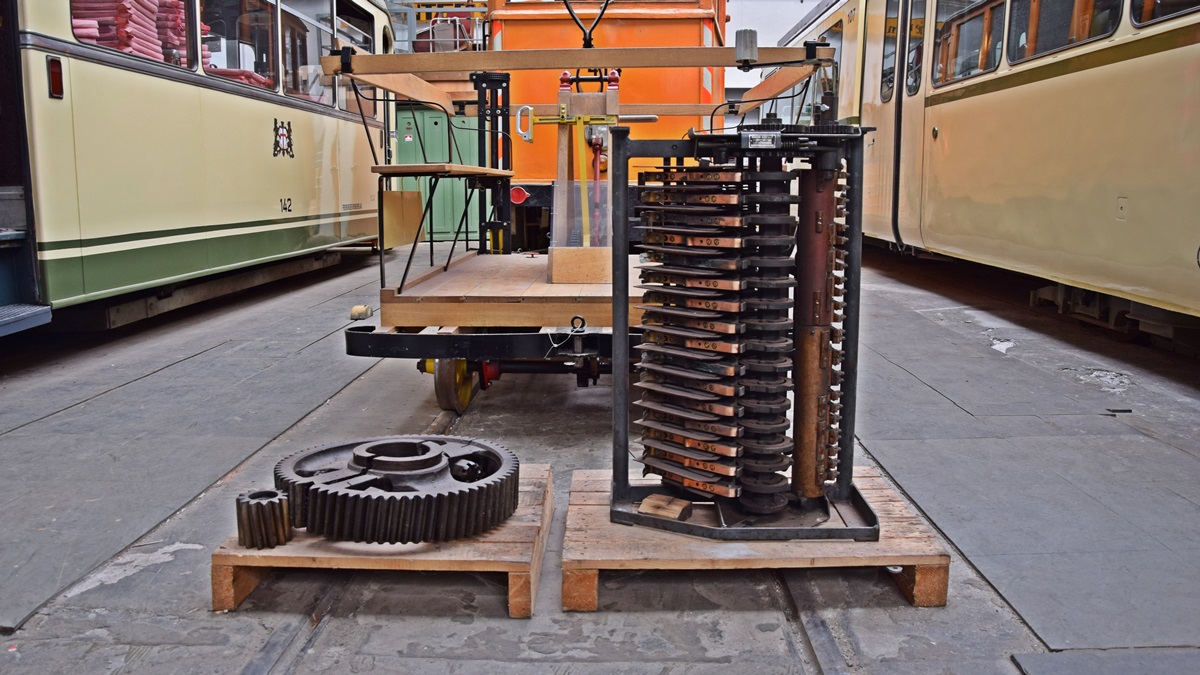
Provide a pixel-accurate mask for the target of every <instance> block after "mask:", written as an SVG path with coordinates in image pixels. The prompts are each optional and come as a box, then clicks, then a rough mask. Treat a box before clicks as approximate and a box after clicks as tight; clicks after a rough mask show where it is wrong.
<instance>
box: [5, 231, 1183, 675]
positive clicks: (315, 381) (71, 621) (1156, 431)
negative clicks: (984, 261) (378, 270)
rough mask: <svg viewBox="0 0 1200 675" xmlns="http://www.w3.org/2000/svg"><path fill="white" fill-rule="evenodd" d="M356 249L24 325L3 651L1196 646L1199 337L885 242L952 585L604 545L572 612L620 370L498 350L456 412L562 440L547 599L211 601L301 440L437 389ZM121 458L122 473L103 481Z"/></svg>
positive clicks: (1162, 653) (871, 438)
mask: <svg viewBox="0 0 1200 675" xmlns="http://www.w3.org/2000/svg"><path fill="white" fill-rule="evenodd" d="M341 272H342V273H341V274H339V275H336V276H335V275H331V274H329V275H318V276H316V277H313V278H310V279H308V280H306V281H297V282H285V283H284V284H277V285H275V286H273V287H271V288H268V289H263V290H261V291H256V292H254V293H251V294H247V295H244V296H240V297H239V298H235V299H233V300H228V301H222V302H220V303H214V304H211V305H207V306H204V307H202V308H199V309H195V310H189V312H188V313H186V314H184V315H179V316H176V317H167V318H164V319H160V320H157V321H155V322H153V323H151V324H149V325H146V326H140V327H137V328H135V329H132V330H127V331H123V332H121V333H120V334H118V335H114V336H107V337H104V338H103V339H101V340H100V341H99V342H98V343H96V344H91V340H90V339H80V338H61V339H58V341H54V340H51V341H41V342H37V343H33V342H29V343H18V346H20V345H23V346H24V347H25V348H26V349H27V350H28V351H27V354H33V357H30V356H26V357H25V358H24V359H22V362H23V363H21V364H17V365H19V367H17V368H15V369H6V370H5V372H6V373H7V374H6V375H5V376H3V377H2V378H0V396H2V397H3V401H4V404H3V406H0V420H2V421H4V426H3V430H0V456H3V457H4V458H5V460H6V462H5V463H6V464H8V465H9V466H10V468H9V469H7V470H6V472H5V473H2V474H0V487H3V488H4V492H3V494H5V497H4V498H3V501H4V503H5V510H6V514H7V515H9V516H10V517H9V525H10V527H9V530H8V533H7V535H5V537H4V539H3V541H4V546H3V549H2V551H3V552H2V553H0V564H3V567H0V569H5V570H7V569H8V567H9V565H15V567H14V568H13V569H15V573H8V574H6V575H5V576H0V589H2V590H3V593H2V594H0V607H2V608H3V609H4V612H5V617H6V618H7V617H18V615H20V614H21V613H22V612H21V611H20V609H19V608H20V607H27V606H29V604H30V603H35V604H33V608H32V609H30V610H29V611H33V609H36V612H35V613H33V615H32V617H31V618H29V619H28V621H26V622H25V623H24V624H23V625H21V627H20V628H19V629H18V630H17V631H16V632H15V633H13V634H11V635H9V636H7V637H6V638H4V639H3V640H2V641H0V642H2V644H3V645H4V647H5V651H3V652H0V670H2V671H4V672H61V671H66V670H70V671H73V672H123V671H136V672H189V673H190V672H219V673H228V672H247V673H267V672H312V671H330V670H335V671H356V672H357V671H364V670H380V671H385V672H454V673H474V672H489V673H491V672H555V673H593V672H594V673H612V672H628V673H707V672H718V671H720V672H722V673H728V672H731V669H732V671H733V672H751V671H757V672H769V673H788V672H794V673H818V672H824V673H842V672H863V673H930V672H949V673H1017V672H1027V673H1097V672H1100V673H1103V672H1113V673H1116V672H1121V673H1126V672H1179V673H1185V672H1186V673H1191V672H1197V671H1200V615H1198V614H1197V611H1198V610H1197V608H1198V607H1200V603H1197V602H1196V599H1197V598H1196V597H1195V593H1196V592H1197V591H1196V590H1195V589H1197V588H1200V584H1197V583H1196V582H1197V581H1200V566H1197V564H1196V563H1194V561H1193V559H1192V557H1189V555H1188V554H1189V553H1190V552H1191V551H1194V550H1195V549H1196V548H1197V547H1200V544H1197V541H1200V540H1198V539H1197V538H1196V537H1195V534H1196V532H1195V528H1196V527H1197V526H1196V523H1197V522H1200V518H1197V517H1196V516H1198V515H1200V473H1194V470H1195V469H1196V468H1197V465H1200V459H1198V458H1200V441H1198V440H1197V439H1198V438H1200V435H1198V434H1197V433H1196V432H1197V431H1198V430H1197V426H1200V404H1198V403H1197V397H1196V383H1197V382H1200V376H1198V375H1200V369H1198V368H1197V366H1196V362H1195V361H1191V360H1188V359H1184V358H1180V357H1176V356H1173V355H1170V354H1164V353H1162V352H1156V351H1151V350H1148V349H1145V348H1142V347H1137V346H1133V345H1129V344H1123V343H1120V342H1116V341H1114V340H1113V339H1112V338H1111V337H1109V336H1106V335H1104V334H1101V333H1098V332H1095V331H1093V330H1091V329H1087V328H1083V327H1079V326H1076V325H1074V324H1070V323H1064V322H1062V321H1060V320H1059V319H1057V318H1054V317H1048V316H1046V315H1044V314H1041V313H1038V312H1034V311H1032V310H1029V309H1027V308H1026V307H1025V306H1024V304H1023V298H1024V297H1025V296H1024V295H1023V293H1024V291H1023V290H1022V289H1020V288H1017V286H1019V285H1020V284H1021V283H1022V280H1021V279H1019V278H1015V277H1011V276H1010V275H995V274H990V273H981V271H980V270H979V268H976V267H973V266H967V265H960V264H957V263H944V262H928V261H915V260H901V259H895V258H892V257H889V256H880V255H875V254H872V255H869V256H868V266H867V269H865V270H864V281H865V288H864V319H863V336H862V354H863V358H862V371H861V380H860V401H859V411H858V414H859V420H860V423H859V430H858V431H859V434H858V435H859V439H860V441H861V443H862V447H863V450H864V452H863V453H862V460H863V461H866V462H873V461H876V460H877V461H878V463H879V464H880V466H881V468H882V469H883V470H884V471H885V472H886V473H887V474H889V475H890V476H891V478H892V479H894V480H895V481H896V483H897V484H898V487H899V488H900V489H901V490H902V492H903V493H904V494H906V495H907V496H908V497H909V498H911V499H912V501H913V502H914V504H915V506H916V507H917V508H918V509H919V510H921V511H922V512H923V513H924V514H926V515H927V516H928V517H929V519H930V520H931V522H932V523H933V525H934V526H935V527H937V528H938V529H939V531H941V532H942V533H944V534H945V535H946V536H947V543H948V544H949V545H950V547H951V549H952V552H953V555H954V561H953V563H952V566H951V571H952V574H951V585H950V602H949V605H948V606H947V607H946V608H938V609H914V608H912V607H909V606H908V604H907V603H906V602H905V600H904V599H903V597H902V596H901V595H900V593H899V591H898V590H897V589H896V588H895V586H894V584H893V583H892V581H891V579H890V578H889V577H888V575H887V573H886V572H885V571H883V570H875V569H866V570H850V571H829V570H826V571H817V572H786V573H776V572H766V571H752V572H737V573H733V572H686V573H678V572H670V573H665V572H635V573H607V574H604V575H602V577H601V588H600V603H601V611H599V612H596V613H564V612H562V611H561V609H560V598H559V582H560V580H561V576H560V573H559V554H560V551H561V544H562V527H563V521H564V518H565V504H566V494H565V490H566V486H567V485H568V482H569V474H570V472H571V471H572V470H574V469H580V468H604V467H607V466H608V463H609V427H608V424H609V423H608V415H609V409H610V394H611V392H610V390H609V389H608V387H607V386H606V383H605V382H604V381H602V382H601V385H600V386H598V387H591V388H587V389H576V388H575V387H574V383H573V380H571V379H567V378H553V377H544V376H543V377H533V376H505V377H504V379H502V380H501V381H500V382H499V383H497V385H496V387H495V388H494V389H493V390H491V391H489V392H487V393H486V394H484V395H483V396H481V397H480V398H479V399H478V400H477V401H476V403H475V404H474V405H473V407H472V409H471V411H469V412H468V414H467V415H466V416H465V417H463V418H462V419H461V420H459V422H458V424H457V426H456V428H455V433H460V434H463V435H477V436H481V437H486V438H488V439H491V440H494V441H497V442H500V443H502V444H504V445H506V446H508V447H510V448H511V449H513V450H515V451H516V452H517V453H518V454H519V455H520V457H521V458H522V460H523V461H526V462H549V463H551V464H552V465H553V468H554V472H555V486H556V503H557V505H558V509H557V511H556V515H555V521H554V526H553V529H552V531H551V536H550V551H549V553H548V555H547V557H546V560H545V562H544V565H543V569H542V588H541V592H540V594H539V597H538V599H537V603H536V606H535V616H534V618H532V619H530V620H512V619H508V618H507V616H506V609H505V597H506V596H505V588H504V579H503V577H501V576H499V575H486V574H414V573H410V574H404V573H367V572H354V573H343V574H337V573H321V572H288V573H284V574H277V575H274V576H272V577H270V578H269V579H268V580H267V581H266V582H264V584H263V585H262V586H261V587H260V588H259V589H258V590H257V591H255V592H254V593H253V594H252V595H251V596H250V598H249V599H248V600H247V601H246V602H245V603H244V604H243V605H242V607H241V608H240V609H239V610H238V611H236V612H233V613H229V614H222V615H218V614H214V613H212V612H210V611H209V609H208V607H209V603H210V586H209V582H208V573H209V555H210V553H211V551H212V550H213V549H214V548H215V547H216V546H217V545H218V544H220V543H221V542H223V541H224V540H225V539H226V538H227V537H228V536H229V535H230V534H231V533H232V532H233V530H234V514H233V500H234V497H235V496H236V495H237V494H238V493H240V492H242V491H245V490H248V489H251V488H254V487H261V486H267V485H270V483H271V469H272V467H273V466H274V464H275V463H276V462H277V461H278V460H279V459H280V458H282V457H284V456H286V455H288V454H290V453H292V452H296V451H298V450H301V449H304V448H307V447H310V446H313V445H317V444H320V443H323V442H327V441H334V440H343V439H348V438H355V437H366V436H374V435H382V434H391V433H412V432H419V431H422V430H424V429H425V428H426V427H428V426H429V425H430V423H431V422H433V421H434V419H435V418H436V416H437V413H438V410H437V407H436V404H435V402H434V400H433V396H432V385H431V381H430V379H429V377H428V376H424V375H421V374H419V373H417V371H416V369H415V368H414V367H413V366H414V364H413V363H412V362H409V361H384V362H378V363H376V362H374V361H372V360H369V359H360V358H354V357H348V356H345V355H344V353H342V351H341V342H340V339H341V338H340V330H341V326H343V325H344V324H346V323H347V321H345V320H343V317H345V316H346V313H347V309H348V308H349V306H350V305H353V304H357V303H360V302H368V301H369V298H370V297H371V296H372V295H373V294H374V288H375V287H376V279H375V278H374V274H375V271H374V268H373V267H372V266H371V263H370V261H369V260H363V261H360V262H359V263H350V264H348V266H347V268H346V269H343V270H341ZM290 331H295V332H296V333H300V332H306V334H305V335H304V336H303V337H301V336H300V335H296V336H295V337H294V339H293V338H292V337H291V332H290ZM307 331H311V332H307ZM12 344H13V343H11V342H10V343H7V344H5V345H3V346H5V347H10V349H11V346H12ZM237 352H242V353H243V355H244V358H243V357H241V356H234V355H235V354H237ZM9 353H12V352H11V351H10V352H9ZM5 365H7V366H12V365H14V364H5ZM189 366H190V368H189ZM276 368H278V369H279V370H277V371H275V372H272V371H273V370H275V369H276ZM14 371H15V372H14ZM256 378H257V379H256ZM110 397H112V398H110ZM180 401H183V402H184V404H180ZM93 406H96V407H93ZM131 410H135V411H137V414H133V413H131V412H130V411H131ZM260 410H261V411H264V412H263V413H261V414H260V413H258V411H260ZM1112 410H1132V411H1133V412H1129V413H1124V412H1111V411H1112ZM289 416H290V419H289ZM156 429H157V431H156ZM193 436H194V437H195V438H197V439H198V440H196V441H194V442H193V441H189V440H188V439H190V438H192V437H193ZM114 447H118V448H132V450H130V451H128V452H126V451H116V450H114V449H113V448H114ZM63 448H66V450H64V449H63ZM54 453H59V454H54ZM139 467H140V470H141V472H142V473H140V474H130V473H127V472H133V471H135V470H139ZM101 469H102V470H103V471H104V472H107V473H106V474H104V475H108V474H112V475H116V476H118V478H111V479H107V482H105V480H96V481H93V480H92V479H93V478H94V477H95V476H97V475H98V472H99V471H101ZM22 477H26V478H25V480H22ZM126 477H128V478H126ZM28 478H34V480H28ZM214 480H215V482H213V481H214ZM92 483H98V485H95V486H93V487H94V488H95V491H94V493H90V492H87V490H86V488H87V486H89V485H91V484H92ZM64 486H65V488H64ZM56 494H57V495H75V496H79V497H84V499H82V500H72V499H67V501H70V502H71V503H72V509H71V511H70V512H69V513H67V514H64V515H63V516H62V517H63V521H65V523H64V524H63V525H61V526H60V525H58V523H59V522H60V521H53V524H52V525H50V526H48V525H47V523H46V522H45V521H46V520H47V519H48V518H47V516H46V512H47V509H45V508H43V507H44V504H43V503H42V501H39V500H46V499H49V498H50V497H47V495H50V496H54V495H56ZM115 495H116V496H120V498H119V499H118V498H116V496H115ZM110 498H111V499H110ZM92 499H99V500H100V501H89V500H92ZM59 501H62V499H59V500H58V501H55V502H54V503H55V504H57V503H59ZM50 511H53V509H50ZM143 511H146V512H149V515H147V514H145V513H143ZM53 517H55V516H50V518H53ZM39 518H41V519H42V520H38V519H39ZM118 519H119V522H116V521H117V520H118ZM39 527H40V528H43V529H38V528H39ZM55 527H62V528H66V531H68V533H69V534H70V535H71V537H72V543H71V546H70V547H67V546H65V545H64V544H63V543H62V542H61V541H59V540H60V539H61V538H62V535H61V534H59V533H56V531H54V528H55ZM46 528H49V530H50V531H49V533H48V534H44V532H46V531H47V530H46ZM36 556H42V557H41V558H39V560H44V561H45V562H41V563H39V564H37V565H30V564H29V563H28V560H30V559H33V558H35V557H36ZM51 563H53V564H51ZM25 589H31V592H28V593H26V592H24V591H25ZM60 589H62V590H60ZM33 590H36V592H32V591H33ZM39 594H40V595H41V596H44V597H43V599H49V601H48V602H46V604H44V605H41V607H40V608H37V605H38V604H40V603H39V602H37V597H38V596H39ZM27 613H28V612H26V614H27ZM20 618H23V616H21V617H18V618H17V619H11V620H12V621H13V623H14V624H16V623H20V621H19V619H20Z"/></svg>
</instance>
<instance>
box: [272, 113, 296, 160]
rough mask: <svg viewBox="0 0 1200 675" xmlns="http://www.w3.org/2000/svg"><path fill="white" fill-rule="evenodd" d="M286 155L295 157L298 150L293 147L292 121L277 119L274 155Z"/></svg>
mask: <svg viewBox="0 0 1200 675" xmlns="http://www.w3.org/2000/svg"><path fill="white" fill-rule="evenodd" d="M280 155H286V156H288V157H292V158H295V157H296V151H295V150H294V149H293V147H292V123H291V122H281V121H280V120H278V119H276V120H275V154H274V155H273V156H274V157H278V156H280Z"/></svg>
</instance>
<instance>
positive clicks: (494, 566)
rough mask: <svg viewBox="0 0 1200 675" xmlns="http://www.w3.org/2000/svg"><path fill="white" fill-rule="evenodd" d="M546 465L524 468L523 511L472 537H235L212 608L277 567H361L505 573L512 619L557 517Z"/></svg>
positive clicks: (215, 568)
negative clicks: (414, 540)
mask: <svg viewBox="0 0 1200 675" xmlns="http://www.w3.org/2000/svg"><path fill="white" fill-rule="evenodd" d="M551 480H552V479H551V474H550V466H549V465H548V464H526V465H523V466H522V467H521V484H520V486H519V487H520V491H519V496H518V506H517V511H516V512H515V513H514V514H513V515H512V517H510V518H509V519H508V520H506V521H505V522H504V523H503V524H501V525H500V526H499V527H497V528H495V529H493V530H491V531H489V532H486V533H484V534H482V535H478V536H476V537H472V538H470V539H464V540H458V541H451V542H442V543H422V544H358V543H354V542H339V541H329V540H326V539H322V538H320V537H316V536H313V535H309V534H307V533H302V532H297V533H296V534H295V536H294V538H293V539H292V541H291V542H289V543H288V544H286V545H284V546H280V547H277V548H273V549H264V550H254V549H246V548H242V547H241V546H239V545H238V543H237V537H231V538H230V539H229V540H228V541H226V542H225V543H224V544H222V545H221V546H220V547H218V548H217V550H216V551H214V552H213V554H212V593H213V609H214V610H232V609H236V608H237V606H238V605H239V604H241V602H242V601H243V600H244V599H245V598H246V596H248V595H249V594H250V593H251V592H252V591H253V590H254V588H255V587H256V586H257V585H258V584H259V582H260V581H261V580H262V579H263V578H265V577H266V575H268V574H270V573H271V572H272V570H274V569H280V568H299V569H355V570H413V571H442V572H445V571H467V572H507V573H508V574H509V581H510V583H511V584H512V586H511V587H510V589H509V597H510V600H513V601H514V602H513V604H512V605H510V615H511V616H516V617H528V616H530V615H531V613H532V610H533V601H534V597H535V593H536V590H537V577H538V575H539V573H540V572H541V561H542V556H543V555H544V553H545V548H546V543H547V539H548V535H549V531H550V523H551V520H552V516H553V507H554V498H553V494H554V493H553V485H552V482H551Z"/></svg>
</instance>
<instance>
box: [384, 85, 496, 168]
mask: <svg viewBox="0 0 1200 675" xmlns="http://www.w3.org/2000/svg"><path fill="white" fill-rule="evenodd" d="M363 98H364V99H365V100H367V101H375V102H384V103H395V104H397V105H399V104H401V103H406V104H409V109H410V110H412V104H414V103H419V104H421V105H427V106H429V107H431V108H439V109H441V111H442V112H443V113H445V115H446V124H448V125H450V126H451V127H454V128H455V129H458V130H459V131H478V129H471V128H469V127H460V126H458V125H457V124H455V123H454V122H451V121H450V120H451V119H453V118H452V117H451V116H450V111H448V110H446V106H444V105H442V104H441V103H438V102H437V101H422V100H420V99H415V98H412V99H405V100H403V101H392V100H390V99H386V98H377V97H370V96H364V97H363ZM413 121H414V122H416V115H415V114H414V115H413ZM417 128H418V131H417V135H418V139H419V138H420V133H421V132H420V130H419V129H420V126H419V125H417ZM484 132H485V133H490V134H495V135H497V136H503V137H504V138H505V139H507V140H508V143H509V147H510V149H511V146H512V134H510V133H507V132H505V131H501V130H500V129H484ZM450 136H451V140H453V137H454V134H450ZM422 145H423V144H422ZM454 147H455V150H458V153H457V154H458V158H459V161H460V163H461V161H462V151H461V149H460V148H459V147H458V143H457V141H455V146H454ZM421 154H422V156H424V155H425V151H424V149H422V151H421Z"/></svg>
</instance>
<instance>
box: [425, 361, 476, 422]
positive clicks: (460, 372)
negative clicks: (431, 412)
mask: <svg viewBox="0 0 1200 675" xmlns="http://www.w3.org/2000/svg"><path fill="white" fill-rule="evenodd" d="M475 391H476V384H475V378H474V376H473V375H472V373H471V371H470V370H468V369H467V362H466V360H464V359H435V360H434V362H433V392H434V394H435V395H436V396H437V403H438V407H439V408H441V409H442V410H452V411H454V412H456V413H458V414H459V415H461V414H463V413H465V412H466V411H467V407H468V406H470V405H471V400H472V399H473V398H475Z"/></svg>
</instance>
